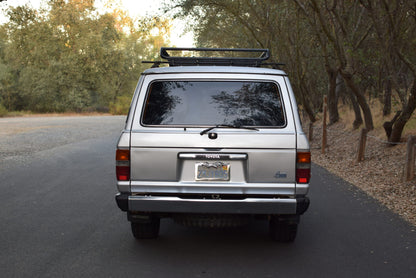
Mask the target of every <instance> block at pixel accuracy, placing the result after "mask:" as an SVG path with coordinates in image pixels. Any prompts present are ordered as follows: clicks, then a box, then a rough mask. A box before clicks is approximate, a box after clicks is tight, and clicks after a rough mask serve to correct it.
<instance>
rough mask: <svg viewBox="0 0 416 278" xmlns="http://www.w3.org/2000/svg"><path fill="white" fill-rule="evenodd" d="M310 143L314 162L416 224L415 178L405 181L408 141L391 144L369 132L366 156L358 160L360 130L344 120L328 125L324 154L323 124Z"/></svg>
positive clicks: (317, 129) (315, 128) (314, 131)
mask: <svg viewBox="0 0 416 278" xmlns="http://www.w3.org/2000/svg"><path fill="white" fill-rule="evenodd" d="M313 133H314V138H313V140H312V141H311V142H310V143H311V149H312V161H313V162H314V163H316V164H318V165H321V166H323V167H325V168H326V169H328V170H329V171H330V172H332V173H333V174H335V175H337V176H339V177H341V178H342V179H344V180H346V181H348V182H350V183H351V184H353V185H355V186H357V187H359V188H360V189H362V190H363V191H364V192H366V193H367V194H368V195H370V196H371V197H373V198H375V199H377V200H378V201H379V202H380V203H382V204H383V205H384V206H386V207H387V208H389V209H390V210H392V211H393V212H395V213H397V214H399V215H400V216H401V217H402V218H404V219H405V220H406V221H408V222H410V223H411V224H413V225H414V226H416V179H413V180H412V181H409V182H404V181H403V176H404V166H405V158H406V144H405V143H403V144H399V145H396V146H391V145H389V144H386V143H385V141H384V140H385V139H384V138H380V137H379V136H377V135H376V134H375V132H369V134H368V136H367V144H366V150H365V158H364V160H363V161H361V162H357V152H358V143H359V137H360V131H359V130H351V128H347V127H345V125H344V124H342V123H337V124H334V125H331V126H329V127H328V128H327V134H328V135H327V142H328V143H327V148H326V150H325V154H322V150H321V141H322V126H319V125H316V126H315V127H314V130H313Z"/></svg>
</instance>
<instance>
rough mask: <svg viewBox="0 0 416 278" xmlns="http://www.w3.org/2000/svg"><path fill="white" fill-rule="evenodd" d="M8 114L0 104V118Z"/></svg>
mask: <svg viewBox="0 0 416 278" xmlns="http://www.w3.org/2000/svg"><path fill="white" fill-rule="evenodd" d="M8 114H9V111H7V109H6V107H4V106H3V104H1V103H0V117H6V116H7V115H8Z"/></svg>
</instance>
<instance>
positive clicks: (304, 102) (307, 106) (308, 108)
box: [300, 90, 316, 123]
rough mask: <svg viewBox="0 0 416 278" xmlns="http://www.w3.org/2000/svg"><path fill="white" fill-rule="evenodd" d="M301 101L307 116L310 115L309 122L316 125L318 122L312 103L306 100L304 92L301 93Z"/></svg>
mask: <svg viewBox="0 0 416 278" xmlns="http://www.w3.org/2000/svg"><path fill="white" fill-rule="evenodd" d="M300 101H301V102H302V106H303V108H304V109H305V112H306V114H307V115H308V118H309V121H310V122H311V123H314V122H315V121H316V118H315V115H314V113H313V110H312V107H311V105H310V102H309V101H307V100H306V97H305V91H304V90H301V92H300Z"/></svg>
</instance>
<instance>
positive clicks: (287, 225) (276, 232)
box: [269, 217, 298, 242]
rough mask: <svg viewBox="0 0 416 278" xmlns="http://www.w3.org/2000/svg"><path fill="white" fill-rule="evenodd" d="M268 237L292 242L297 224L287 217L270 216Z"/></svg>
mask: <svg viewBox="0 0 416 278" xmlns="http://www.w3.org/2000/svg"><path fill="white" fill-rule="evenodd" d="M269 229H270V237H271V238H272V239H273V240H275V241H278V242H293V241H295V238H296V233H297V231H298V224H297V223H293V222H291V221H289V220H288V219H284V218H283V219H280V218H278V217H272V218H271V219H270V224H269Z"/></svg>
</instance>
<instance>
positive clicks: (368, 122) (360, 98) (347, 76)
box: [340, 70, 374, 131]
mask: <svg viewBox="0 0 416 278" xmlns="http://www.w3.org/2000/svg"><path fill="white" fill-rule="evenodd" d="M340 72H341V75H342V77H343V78H344V80H345V83H347V85H348V87H349V88H350V89H351V91H352V92H353V93H354V95H355V96H356V97H357V102H358V104H359V105H360V107H361V110H362V111H363V114H364V122H365V128H366V129H367V130H368V131H371V130H373V129H374V125H373V116H372V115H371V110H370V106H368V103H367V101H366V99H365V96H364V95H363V94H362V93H361V92H360V89H358V87H357V85H356V84H355V83H354V81H353V79H352V74H351V73H349V72H346V71H344V70H341V71H340Z"/></svg>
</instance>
